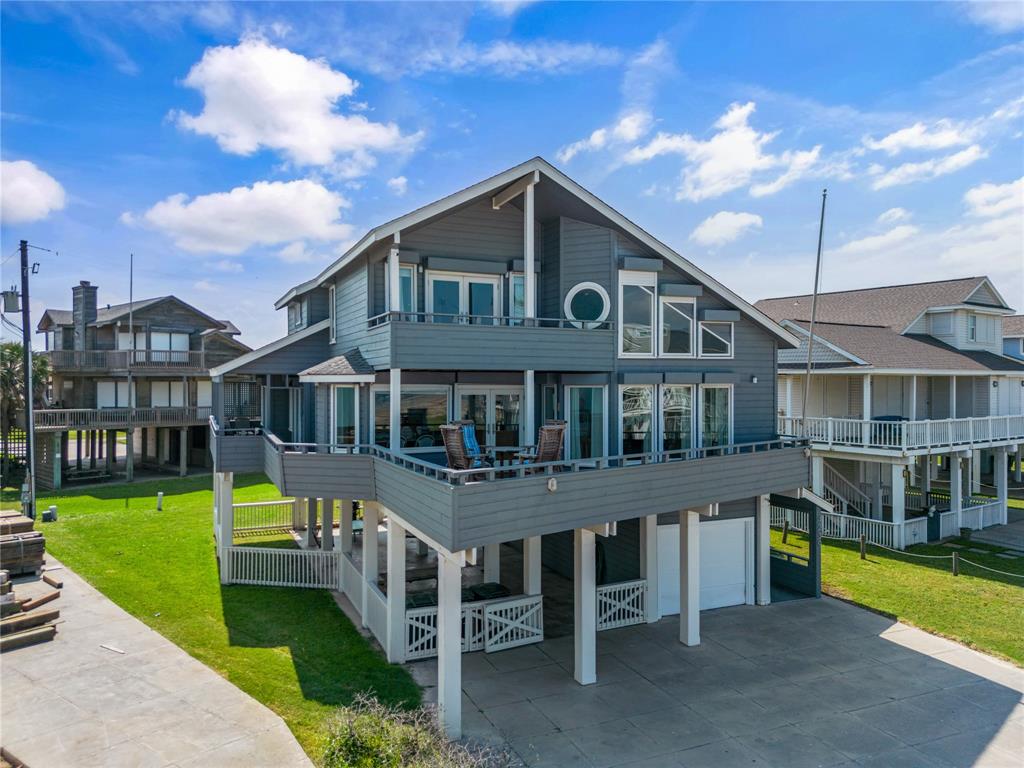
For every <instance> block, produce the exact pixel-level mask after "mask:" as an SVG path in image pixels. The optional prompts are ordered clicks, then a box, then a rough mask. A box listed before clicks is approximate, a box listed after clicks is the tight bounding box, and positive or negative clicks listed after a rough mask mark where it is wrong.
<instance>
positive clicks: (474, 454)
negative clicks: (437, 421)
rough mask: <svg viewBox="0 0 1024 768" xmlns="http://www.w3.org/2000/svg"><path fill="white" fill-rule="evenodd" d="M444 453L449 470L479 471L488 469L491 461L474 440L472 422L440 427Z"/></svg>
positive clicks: (474, 426)
mask: <svg viewBox="0 0 1024 768" xmlns="http://www.w3.org/2000/svg"><path fill="white" fill-rule="evenodd" d="M441 437H442V439H443V440H444V452H445V453H446V454H447V456H448V466H449V468H451V469H480V468H483V467H490V466H491V461H490V459H488V458H487V456H485V455H484V453H483V451H481V450H480V444H479V443H478V442H477V439H476V424H474V423H473V422H472V421H455V422H452V423H451V424H443V425H442V426H441Z"/></svg>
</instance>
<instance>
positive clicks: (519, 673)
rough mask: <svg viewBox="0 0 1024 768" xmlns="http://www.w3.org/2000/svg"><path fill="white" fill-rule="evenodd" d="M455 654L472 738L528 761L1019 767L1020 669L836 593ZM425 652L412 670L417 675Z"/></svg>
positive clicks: (718, 767) (1023, 734)
mask: <svg viewBox="0 0 1024 768" xmlns="http://www.w3.org/2000/svg"><path fill="white" fill-rule="evenodd" d="M701 625H702V626H701V635H702V643H701V645H700V646H699V647H695V648H687V647H685V646H683V645H680V643H679V641H678V627H679V623H678V618H676V617H672V618H669V619H664V620H662V621H661V622H659V623H657V624H653V625H641V626H637V627H628V628H625V629H619V630H612V631H608V632H601V633H599V634H598V642H597V650H598V654H599V655H598V669H597V677H598V682H597V684H596V685H591V686H586V687H583V686H580V685H577V684H576V683H575V682H574V681H573V679H572V673H571V670H572V655H573V648H572V642H573V641H572V638H571V637H565V638H558V639H554V640H548V641H545V642H544V643H541V644H538V645H531V646H524V647H522V648H516V649H513V650H510V651H504V652H501V653H494V654H489V655H488V654H484V653H474V654H467V655H465V656H463V694H464V697H463V724H464V728H465V735H466V737H467V738H470V739H475V740H479V741H483V742H489V743H494V744H501V743H503V741H505V740H507V743H508V744H510V745H511V747H512V749H513V750H514V751H515V752H516V753H517V754H518V755H519V756H520V757H521V758H522V759H523V761H524V762H525V763H526V764H527V765H531V766H558V767H559V768H570V767H573V766H584V767H593V766H599V767H604V766H633V767H634V768H660V767H667V766H687V767H691V768H697V767H698V766H709V767H711V766H713V767H714V768H729V767H730V766H744V767H745V768H757V766H780V767H782V766H784V767H785V768H803V767H804V766H807V767H808V768H809V767H810V766H839V765H842V766H887V767H888V766H921V767H922V768H934V767H936V766H952V767H954V768H965V767H966V766H1001V767H1005V768H1021V766H1022V761H1021V755H1024V704H1022V692H1024V670H1021V669H1019V668H1017V667H1013V666H1011V665H1009V664H1005V663H1003V662H1000V661H998V660H996V659H993V658H991V657H989V656H986V655H984V654H980V653H977V652H975V651H971V650H969V649H967V648H965V647H963V646H961V645H958V644H957V643H953V642H950V641H947V640H943V639H941V638H937V637H935V636H933V635H930V634H927V633H925V632H921V631H919V630H917V629H913V628H911V627H907V626H905V625H903V624H899V623H895V622H893V621H890V620H887V619H884V618H882V617H880V616H877V615H875V614H873V613H870V612H868V611H865V610H862V609H859V608H855V607H853V606H850V605H847V604H845V603H842V602H839V601H837V600H832V599H830V598H823V599H822V600H798V601H792V602H786V603H779V604H775V605H772V606H768V607H753V606H740V607H736V608H725V609H722V610H718V611H709V612H705V613H703V614H702V616H701ZM433 667H434V665H433V662H418V663H415V664H411V665H410V668H411V669H413V670H415V671H416V676H417V677H418V678H421V679H422V680H423V681H424V682H427V683H429V682H431V679H432V678H434V676H435V674H436V673H435V671H434V668H433Z"/></svg>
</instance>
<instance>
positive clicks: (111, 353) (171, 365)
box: [41, 349, 206, 373]
mask: <svg viewBox="0 0 1024 768" xmlns="http://www.w3.org/2000/svg"><path fill="white" fill-rule="evenodd" d="M41 354H43V355H45V356H46V358H47V359H48V360H49V361H50V368H51V370H54V371H57V372H61V373H65V372H72V371H73V372H76V373H87V372H88V373H92V372H102V371H129V370H131V371H139V372H142V371H146V372H153V371H157V372H160V371H174V372H176V373H177V372H197V371H202V370H205V369H206V353H205V352H203V351H202V350H164V349H136V350H129V349H51V350H48V351H46V352H42V353H41Z"/></svg>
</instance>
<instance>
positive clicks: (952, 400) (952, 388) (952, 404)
mask: <svg viewBox="0 0 1024 768" xmlns="http://www.w3.org/2000/svg"><path fill="white" fill-rule="evenodd" d="M949 418H951V419H955V418H956V376H950V377H949Z"/></svg>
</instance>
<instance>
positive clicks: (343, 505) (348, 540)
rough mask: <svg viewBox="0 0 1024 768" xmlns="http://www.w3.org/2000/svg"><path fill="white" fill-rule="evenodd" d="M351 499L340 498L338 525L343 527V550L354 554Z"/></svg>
mask: <svg viewBox="0 0 1024 768" xmlns="http://www.w3.org/2000/svg"><path fill="white" fill-rule="evenodd" d="M353 503H354V502H353V501H352V500H351V499H338V527H339V528H341V551H342V552H343V553H344V554H346V555H351V554H352V504H353Z"/></svg>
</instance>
